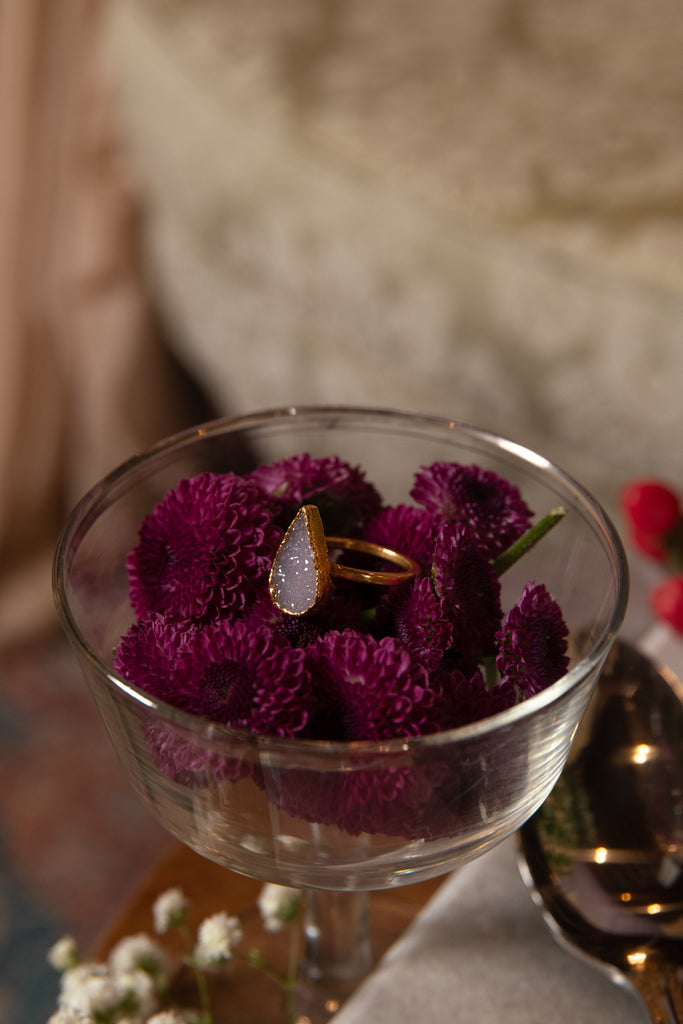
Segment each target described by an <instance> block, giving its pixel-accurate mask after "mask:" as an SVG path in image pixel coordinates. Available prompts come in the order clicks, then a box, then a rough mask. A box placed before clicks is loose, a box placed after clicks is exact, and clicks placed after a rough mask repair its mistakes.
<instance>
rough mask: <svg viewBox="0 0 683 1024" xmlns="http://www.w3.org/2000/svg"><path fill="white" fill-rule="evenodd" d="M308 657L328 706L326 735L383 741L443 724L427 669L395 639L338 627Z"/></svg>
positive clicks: (325, 723)
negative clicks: (340, 630)
mask: <svg viewBox="0 0 683 1024" xmlns="http://www.w3.org/2000/svg"><path fill="white" fill-rule="evenodd" d="M307 655H308V664H309V666H310V668H311V672H312V675H313V680H314V685H315V687H316V688H317V689H318V690H319V692H320V695H321V698H322V703H323V707H324V708H325V717H324V726H323V725H322V721H321V726H322V727H323V728H325V729H326V730H327V732H326V734H325V736H324V738H326V739H332V740H382V739H389V738H392V737H397V736H419V735H420V734H422V733H426V732H436V731H438V729H439V728H441V719H440V708H439V703H438V700H437V699H436V698H437V693H436V691H435V689H434V688H433V686H432V685H431V684H430V679H429V674H428V672H427V670H426V669H425V667H424V666H423V665H417V664H415V663H414V662H412V661H411V659H410V655H409V654H408V651H407V650H406V648H405V647H404V646H403V645H402V644H401V643H400V642H399V641H398V640H396V639H395V638H394V637H384V638H383V639H382V640H376V639H375V638H374V637H372V636H369V635H367V634H362V633H357V632H356V631H355V630H352V629H347V630H344V631H343V632H339V631H338V630H332V631H331V632H329V633H327V634H326V635H325V636H323V637H321V638H320V639H319V640H317V641H315V642H314V643H313V644H311V646H310V647H309V648H308V650H307Z"/></svg>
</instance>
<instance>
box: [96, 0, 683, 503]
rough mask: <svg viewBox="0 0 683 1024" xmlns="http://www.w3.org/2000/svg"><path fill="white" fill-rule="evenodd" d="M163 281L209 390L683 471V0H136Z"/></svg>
mask: <svg viewBox="0 0 683 1024" xmlns="http://www.w3.org/2000/svg"><path fill="white" fill-rule="evenodd" d="M111 14H112V17H111V20H110V31H109V34H108V42H109V58H110V66H111V69H112V73H113V76H114V81H115V88H116V94H117V96H118V98H119V109H120V112H121V118H122V123H123V124H124V126H125V133H126V138H127V140H128V142H129V145H130V150H131V153H132V155H133V158H134V163H135V167H136V172H137V175H138V178H139V181H140V183H141V186H142V188H143V191H144V193H145V195H146V199H147V202H148V204H149V209H150V214H151V218H150V221H149V227H150V231H149V235H148V239H147V244H148V247H149V252H150V254H151V264H152V267H153V273H154V277H155V287H157V288H158V289H159V290H160V292H161V293H162V294H163V296H164V302H165V304H166V305H167V307H168V308H169V309H172V311H173V316H174V320H175V323H176V324H177V326H178V328H179V334H180V340H181V342H182V344H183V346H184V351H186V352H187V353H188V355H189V356H190V358H191V359H192V360H193V362H194V364H195V365H196V366H197V367H198V369H199V372H200V373H201V376H202V378H203V379H205V380H206V381H209V382H210V386H211V387H212V389H213V391H214V393H215V395H216V397H217V400H218V401H219V402H220V403H226V402H227V403H228V404H231V405H233V406H234V407H235V408H238V409H251V408H254V407H260V406H263V405H270V404H284V405H287V404H290V403H294V402H307V401H308V402H310V401H313V402H316V401H325V402H330V401H331V402H335V401H351V402H377V403H379V404H382V405H387V404H388V405H403V406H409V407H412V408H419V409H425V410H428V411H435V412H439V413H445V414H446V415H449V416H454V417H458V418H463V419H468V420H471V421H474V422H475V423H479V424H482V425H484V426H487V427H492V428H494V429H497V430H499V431H501V432H503V433H506V434H511V435H512V436H513V437H515V438H516V439H518V440H521V441H524V442H526V443H529V444H531V445H532V446H537V447H539V448H540V449H541V451H543V452H544V453H545V454H547V455H549V456H550V457H552V458H556V459H558V460H559V461H561V462H562V463H563V464H564V465H566V467H567V468H568V469H569V470H570V471H572V472H574V473H575V474H576V475H579V476H581V477H582V478H583V479H585V481H586V482H587V483H588V484H589V485H590V486H592V487H595V488H597V489H599V491H600V496H601V497H602V498H603V499H604V500H611V498H612V496H613V494H614V490H615V487H616V486H617V485H618V484H619V482H620V481H622V480H623V478H624V477H625V476H627V475H629V474H631V473H636V472H637V473H642V472H651V471H657V472H661V473H665V474H666V475H667V476H669V477H670V478H671V479H672V480H673V481H674V482H677V483H678V484H680V485H681V486H683V444H681V420H682V417H681V391H682V385H683V133H682V132H681V126H682V125H683V60H681V54H683V14H682V12H681V7H680V3H679V0H651V2H649V3H647V4H644V3H642V0H572V2H571V3H558V2H557V0H476V2H469V3H467V2H465V3H454V2H453V0H287V2H286V3H283V2H281V0H118V2H117V3H116V4H115V5H112V11H111Z"/></svg>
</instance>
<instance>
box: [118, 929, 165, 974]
mask: <svg viewBox="0 0 683 1024" xmlns="http://www.w3.org/2000/svg"><path fill="white" fill-rule="evenodd" d="M109 965H110V967H111V969H112V970H113V971H114V973H115V974H120V973H123V972H125V971H132V970H135V969H139V970H141V971H146V972H147V974H151V975H152V977H154V978H158V977H163V976H165V975H166V974H167V973H168V957H167V956H166V952H165V950H163V949H162V947H161V946H160V945H159V943H158V942H156V941H155V940H154V939H153V938H152V937H151V936H150V935H147V934H146V933H145V932H139V933H138V934H137V935H127V936H126V937H125V938H123V939H120V940H119V942H117V943H116V945H115V946H114V948H113V949H112V951H111V953H110V954H109Z"/></svg>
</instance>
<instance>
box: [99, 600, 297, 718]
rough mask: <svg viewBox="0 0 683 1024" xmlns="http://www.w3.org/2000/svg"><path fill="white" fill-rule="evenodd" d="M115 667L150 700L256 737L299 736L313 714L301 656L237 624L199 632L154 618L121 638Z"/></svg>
mask: <svg viewBox="0 0 683 1024" xmlns="http://www.w3.org/2000/svg"><path fill="white" fill-rule="evenodd" d="M115 667H116V669H117V671H119V672H121V673H122V674H123V675H124V676H125V678H126V679H127V680H128V681H129V682H131V683H133V684H134V685H135V686H138V687H139V688H140V689H141V690H145V691H146V692H147V693H149V694H151V695H152V696H153V697H157V698H159V699H160V700H163V701H165V702H166V703H168V704H173V705H174V706H175V707H178V708H181V709H182V710H183V711H187V712H189V713H190V714H194V715H202V716H205V717H207V718H210V719H212V720H213V721H216V722H221V723H222V724H224V725H227V726H230V727H232V728H239V729H248V730H250V731H251V732H256V733H268V734H270V735H273V736H295V735H297V734H300V733H302V732H303V731H304V730H305V728H306V725H307V723H308V719H309V716H310V714H311V710H312V706H313V697H312V691H311V681H310V673H309V671H308V669H307V667H306V665H305V663H304V652H303V651H302V650H300V649H297V648H292V647H291V646H290V645H289V644H288V643H287V642H286V641H284V640H282V639H279V638H278V637H277V636H276V635H275V634H273V633H272V632H270V631H269V630H267V629H259V628H252V627H250V626H249V625H247V624H246V623H245V622H240V621H238V622H234V623H227V622H216V623H212V624H211V625H207V626H204V627H203V628H199V627H198V626H197V625H196V624H194V623H188V622H185V623H181V622H178V621H177V620H173V619H169V618H168V617H165V616H159V615H157V616H153V617H151V618H149V619H146V620H143V621H142V622H140V623H138V624H137V625H134V626H132V627H131V629H130V630H129V632H128V633H127V634H126V636H125V637H123V639H122V640H121V642H120V644H119V647H118V650H117V652H116V658H115Z"/></svg>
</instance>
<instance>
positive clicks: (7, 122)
mask: <svg viewBox="0 0 683 1024" xmlns="http://www.w3.org/2000/svg"><path fill="white" fill-rule="evenodd" d="M102 13H103V12H102V4H101V3H99V2H97V0H2V2H1V3H0V648H1V647H3V646H6V645H11V644H17V643H20V642H22V641H23V640H25V639H26V638H27V637H29V636H33V635H34V634H35V632H36V630H40V629H42V628H43V627H44V626H45V625H46V624H47V623H51V624H52V623H54V622H55V621H56V620H55V619H54V613H53V610H52V598H51V592H50V562H51V558H52V553H53V551H54V547H55V543H56V539H57V536H58V533H59V528H60V526H61V524H62V522H63V519H64V518H65V516H66V514H67V512H68V510H69V509H70V508H71V507H72V505H73V504H74V503H75V501H76V500H77V499H78V498H79V497H80V495H81V494H82V493H83V492H84V490H85V489H87V487H89V486H90V485H91V484H92V483H95V482H96V480H97V479H98V478H99V477H100V476H102V475H103V474H104V473H105V472H107V471H108V470H109V469H111V468H113V467H114V466H115V465H116V464H117V463H118V462H119V461H121V460H122V459H124V458H126V457H128V456H129V455H131V454H133V452H134V451H136V450H138V449H139V448H140V447H142V446H144V445H146V444H148V443H150V442H151V441H153V440H156V439H158V438H159V437H161V436H163V435H165V434H167V433H169V432H172V431H173V430H175V429H179V428H180V427H182V426H186V425H188V424H189V423H190V422H191V421H192V420H195V419H196V418H197V415H198V411H199V410H198V408H197V406H195V405H194V395H195V392H194V391H193V390H192V389H190V388H189V387H188V388H187V389H186V388H185V381H184V378H183V376H182V373H181V371H180V370H179V368H178V366H177V363H175V361H174V360H173V359H172V358H171V357H170V356H169V354H168V350H167V349H166V348H165V346H164V344H163V341H162V339H161V334H160V329H159V321H158V318H157V316H156V314H155V311H154V309H153V307H152V305H151V302H150V299H149V296H148V294H147V291H146V289H145V284H144V278H143V270H142V263H141V258H140V250H139V227H140V224H139V215H138V209H137V206H136V202H135V197H134V195H133V193H132V190H131V187H130V182H129V181H128V178H127V175H126V169H125V166H124V162H123V160H122V155H121V152H120V151H119V147H118V145H117V137H116V131H115V127H114V126H113V124H112V120H111V117H110V111H109V108H108V102H107V94H106V88H105V86H104V78H103V75H102V68H101V65H100V54H99V50H98V37H99V32H100V24H101V17H102Z"/></svg>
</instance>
